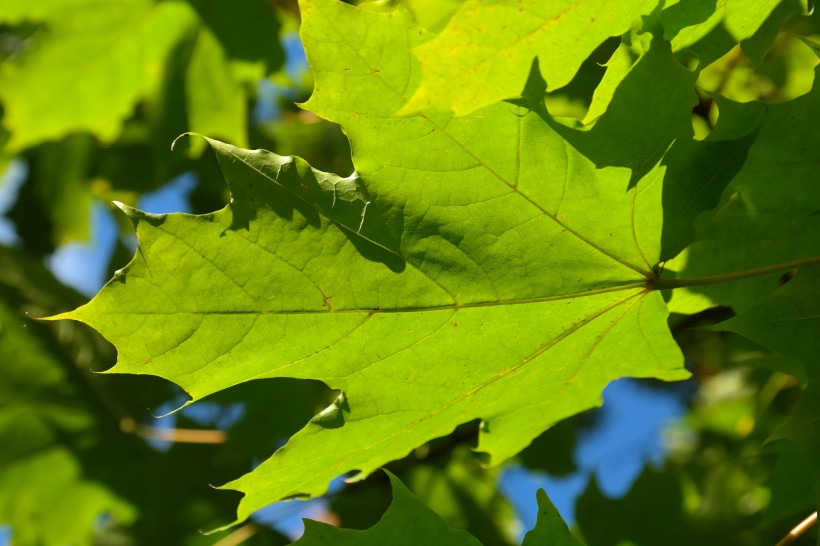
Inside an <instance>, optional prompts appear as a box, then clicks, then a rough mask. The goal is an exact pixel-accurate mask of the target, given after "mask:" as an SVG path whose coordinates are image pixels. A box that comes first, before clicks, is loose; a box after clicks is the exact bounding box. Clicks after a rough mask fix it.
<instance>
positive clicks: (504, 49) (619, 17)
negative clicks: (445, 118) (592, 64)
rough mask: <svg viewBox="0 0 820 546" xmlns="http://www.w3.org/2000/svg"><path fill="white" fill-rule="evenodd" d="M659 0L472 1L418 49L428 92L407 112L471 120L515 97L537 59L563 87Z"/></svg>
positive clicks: (553, 83)
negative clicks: (435, 111)
mask: <svg viewBox="0 0 820 546" xmlns="http://www.w3.org/2000/svg"><path fill="white" fill-rule="evenodd" d="M655 5H656V2H655V1H654V0H630V1H628V2H612V1H609V0H593V1H577V0H562V1H560V2H549V3H544V2H538V1H536V0H528V1H525V2H522V1H521V0H518V1H512V0H503V1H492V2H489V1H484V0H473V1H470V2H467V3H465V4H464V5H463V6H462V7H461V9H460V10H459V11H458V12H457V13H456V15H455V16H454V17H453V18H452V19H451V20H450V22H449V24H448V26H447V27H446V28H445V29H444V30H443V31H442V33H441V34H440V35H439V36H438V37H437V38H436V39H435V40H432V41H430V42H429V43H427V44H425V45H421V44H419V45H418V46H417V47H418V49H417V50H416V54H417V55H418V57H419V59H420V60H421V71H422V74H423V78H424V79H423V80H422V84H421V87H419V89H418V91H417V92H416V93H415V95H414V96H413V97H412V99H411V100H410V102H409V103H408V104H407V105H406V106H405V111H407V112H410V111H413V110H418V109H425V108H428V107H438V108H442V109H452V110H454V111H455V112H456V113H457V114H459V115H461V114H466V113H469V112H472V111H473V110H475V109H477V108H480V107H482V106H486V105H488V104H492V103H493V102H496V101H498V100H502V99H507V98H510V97H514V96H515V95H517V94H518V92H519V91H520V90H521V87H522V86H523V84H524V82H525V81H526V79H527V69H528V67H529V64H530V63H531V62H532V59H533V58H535V57H537V58H538V60H539V63H540V65H541V68H542V70H543V71H544V72H543V73H544V78H545V79H546V80H547V83H548V85H549V88H550V89H557V88H559V87H563V86H564V85H566V84H567V83H569V81H570V80H571V79H572V77H573V76H574V75H575V73H576V71H577V70H578V68H579V67H580V66H581V63H582V62H584V60H585V59H586V58H587V57H588V56H589V54H590V53H592V51H593V50H594V49H595V48H596V47H598V46H599V45H600V44H601V42H603V41H604V40H605V39H607V38H609V37H610V36H618V35H621V34H623V33H624V32H626V31H627V30H629V27H630V25H631V24H632V23H634V22H637V21H638V20H639V18H640V16H641V15H645V14H648V13H649V12H651V11H652V10H653V9H654V8H655Z"/></svg>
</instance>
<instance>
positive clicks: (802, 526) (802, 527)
mask: <svg viewBox="0 0 820 546" xmlns="http://www.w3.org/2000/svg"><path fill="white" fill-rule="evenodd" d="M815 523H817V512H815V513H814V514H812V515H810V516H809V517H807V518H806V519H804V520H803V521H801V522H800V523H798V524H797V525H795V526H794V528H793V529H792V530H791V531H789V534H787V535H786V536H785V537H783V540H781V541H780V542H778V543H777V546H786V545H787V544H791V543H792V542H794V541H795V540H797V539H798V537H800V535H802V534H803V533H805V532H806V531H808V530H809V529H811V527H812V526H813V525H814V524H815Z"/></svg>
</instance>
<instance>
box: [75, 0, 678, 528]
mask: <svg viewBox="0 0 820 546" xmlns="http://www.w3.org/2000/svg"><path fill="white" fill-rule="evenodd" d="M302 8H303V16H304V23H303V30H302V33H303V39H304V41H305V44H306V47H307V51H308V57H309V59H310V60H311V62H312V64H313V68H314V71H315V74H316V91H315V93H314V95H313V97H312V98H311V100H310V101H309V102H308V104H307V107H308V108H310V109H312V110H313V111H314V112H316V113H318V114H320V115H322V116H323V117H326V118H328V119H331V120H333V121H336V122H338V123H340V124H341V125H342V126H343V127H344V129H345V131H346V132H347V134H348V136H349V137H350V138H351V141H352V146H353V154H354V157H353V159H354V164H355V165H356V168H357V173H354V174H353V175H351V176H349V177H346V178H342V177H339V176H336V175H332V174H328V173H323V172H319V171H316V170H314V169H312V168H311V167H310V166H308V165H307V164H306V163H304V162H303V161H302V160H300V159H298V158H293V157H282V156H277V155H275V154H272V153H270V152H265V151H249V150H244V149H241V148H237V147H234V146H231V145H227V144H224V143H221V142H218V141H215V140H209V142H210V144H211V146H212V147H213V149H214V150H215V152H216V154H217V157H218V159H219V162H220V165H221V168H222V170H223V173H224V175H225V177H226V179H227V180H228V183H229V186H230V188H231V192H232V195H233V200H232V202H231V204H230V205H229V206H228V207H226V208H225V209H223V210H221V211H219V212H216V213H214V214H211V215H204V216H187V215H162V216H156V215H150V214H146V213H142V212H139V211H136V210H133V209H128V208H126V212H127V213H128V214H129V215H130V216H131V218H132V219H133V221H134V223H135V225H136V228H137V234H138V237H139V239H140V249H139V252H138V253H137V255H136V257H135V259H134V261H132V263H131V264H129V266H128V267H127V268H125V269H124V270H123V271H121V272H120V273H119V274H118V275H117V276H116V277H115V278H114V279H113V280H112V281H111V282H110V283H109V284H108V285H107V286H106V287H105V288H104V289H103V291H102V292H101V293H100V294H99V295H98V296H97V297H96V298H95V299H94V300H93V301H92V302H91V303H89V304H88V305H86V306H84V307H81V308H80V309H78V310H76V311H74V312H72V313H69V314H66V315H63V316H62V317H63V318H74V319H77V320H82V321H83V322H87V323H89V324H91V325H92V326H94V327H95V328H96V329H98V330H99V331H100V332H102V333H103V334H104V335H105V336H106V337H107V338H108V339H110V340H112V341H113V342H114V343H115V344H116V346H117V349H118V352H119V360H118V364H117V365H116V366H115V367H114V368H113V369H112V371H114V372H123V373H137V374H154V375H159V376H162V377H165V378H168V379H170V380H172V381H174V382H176V383H177V384H179V385H180V386H182V387H183V388H184V389H185V390H186V391H187V392H188V393H189V394H190V395H191V396H192V397H193V398H194V399H199V398H201V397H203V396H206V395H208V394H211V393H213V392H216V391H219V390H221V389H225V388H227V387H230V386H231V385H235V384H237V383H241V382H244V381H248V380H251V379H257V378H263V377H297V378H313V379H319V380H321V381H323V382H325V383H326V384H327V385H329V386H330V387H332V388H335V389H338V390H340V391H341V394H340V396H339V398H338V400H337V402H336V403H335V404H334V405H332V406H331V407H329V408H328V409H327V410H325V411H324V412H322V413H321V414H319V415H318V416H316V418H314V420H313V422H311V423H310V424H309V425H308V426H307V427H305V428H304V429H303V430H302V431H300V432H299V433H298V434H296V435H295V436H293V437H292V438H291V440H290V441H289V442H288V444H287V445H286V446H285V447H283V448H282V449H280V450H279V451H278V452H277V453H276V454H275V455H274V456H273V457H272V458H271V459H269V460H267V461H265V462H263V463H262V464H261V465H260V466H258V467H257V468H256V469H255V470H254V471H253V472H252V473H251V474H249V475H248V476H246V477H243V478H240V479H239V480H236V481H234V482H231V483H229V484H227V487H230V488H234V489H238V490H240V491H242V492H244V493H245V497H244V499H243V501H242V504H241V506H240V510H239V518H240V519H241V518H244V517H247V515H249V514H250V513H251V512H252V511H254V510H255V509H257V508H259V507H261V506H264V505H265V504H267V503H269V502H272V501H274V500H277V499H282V498H288V497H292V496H298V495H310V496H312V495H318V494H321V493H323V492H324V491H325V490H326V487H327V483H328V482H329V481H330V480H331V479H333V478H334V477H336V476H339V475H342V474H345V473H348V472H353V471H355V472H358V473H359V475H360V476H366V475H368V474H370V473H371V472H373V471H374V470H375V469H377V468H378V467H380V466H381V465H383V464H385V463H386V462H388V461H390V460H393V459H397V458H400V457H402V456H404V455H405V454H406V453H408V452H409V451H410V450H412V449H413V448H415V447H417V446H418V445H421V444H422V443H424V442H426V441H428V440H430V439H432V438H435V437H438V436H442V435H446V434H448V433H449V432H450V431H452V430H453V428H454V427H455V426H456V425H458V424H460V423H464V422H468V421H471V420H474V419H482V420H483V425H482V428H481V433H480V439H479V445H478V449H479V450H481V451H485V452H488V453H489V454H490V455H491V457H492V460H493V462H495V463H498V462H501V461H504V460H505V459H507V458H509V457H511V456H513V455H514V454H515V453H517V452H518V451H520V450H521V449H522V448H524V447H525V446H526V445H527V444H528V443H529V442H530V441H531V440H532V439H533V438H534V437H536V436H537V435H538V434H539V433H541V432H542V431H543V430H545V429H546V428H548V427H549V426H550V425H552V424H554V423H555V422H557V421H559V420H560V419H562V418H564V417H567V416H569V415H572V414H574V413H577V412H579V411H582V410H583V409H586V408H589V407H592V406H595V405H597V404H599V403H600V391H601V389H602V388H603V387H604V386H605V385H606V384H607V383H608V382H609V381H610V380H612V379H614V378H617V377H623V376H640V377H658V378H661V379H666V380H673V379H680V378H684V377H686V376H687V373H686V372H685V371H684V370H683V368H682V362H681V359H680V355H679V351H678V349H677V347H676V345H675V344H674V342H673V341H672V339H671V336H670V334H669V332H668V329H667V328H666V325H665V320H666V314H667V311H666V308H665V305H664V302H663V299H662V298H661V295H660V293H658V292H652V291H648V290H647V289H646V283H647V279H649V278H651V277H652V276H653V273H652V267H653V265H654V264H655V263H657V261H658V260H659V255H660V251H661V237H660V226H661V223H662V210H661V207H662V203H661V201H662V187H663V173H664V169H663V168H662V167H658V168H657V169H653V170H652V171H651V172H650V174H648V175H647V176H646V177H644V178H642V179H640V180H638V181H635V183H631V180H632V177H633V171H632V169H629V168H623V167H604V168H596V166H595V164H594V163H593V162H592V161H591V160H589V159H588V158H587V157H585V156H584V155H583V154H582V153H581V152H580V151H578V150H577V149H576V148H574V147H573V146H572V145H571V144H570V143H569V142H568V141H567V140H566V139H564V138H563V137H562V136H561V133H560V132H559V131H558V130H557V129H556V127H555V126H554V122H553V120H551V118H549V116H548V115H547V113H546V112H545V111H544V109H543V106H542V105H541V104H540V103H539V101H538V96H539V95H538V90H539V88H540V89H541V90H542V92H543V82H541V83H540V87H539V79H538V75H537V73H534V74H533V75H532V76H531V78H530V80H531V81H530V84H529V85H528V87H527V92H526V94H525V96H524V97H523V98H522V99H521V100H519V101H516V102H515V103H506V102H505V103H498V104H495V105H492V106H489V107H487V108H484V109H481V110H479V111H476V112H474V113H473V114H470V115H469V116H465V117H461V118H453V117H452V115H451V114H448V113H443V112H441V111H435V110H432V111H425V112H423V113H421V114H419V115H415V116H412V117H406V118H395V117H393V116H392V113H393V112H395V111H396V110H397V109H398V108H399V107H400V106H401V105H402V104H403V102H404V101H405V100H407V99H408V98H409V93H410V89H411V88H412V87H413V83H414V82H416V81H417V80H416V78H417V77H418V71H417V69H416V68H415V67H416V66H417V65H416V64H415V61H414V60H413V57H412V55H411V51H410V50H411V48H412V47H413V46H414V45H416V44H417V43H420V42H421V41H423V40H425V39H427V37H428V34H427V33H425V32H424V31H421V30H419V29H418V28H417V27H415V25H414V24H413V22H412V20H411V19H410V17H409V15H407V13H406V12H404V11H401V10H399V11H396V12H392V13H388V14H380V13H372V12H367V11H362V10H358V9H356V8H353V7H350V6H347V5H344V4H341V3H335V2H306V3H304V4H303V6H302ZM372 28H379V29H380V32H379V33H373V32H371V31H370V30H368V29H372ZM329 29H330V30H332V29H337V31H338V33H334V32H329ZM340 29H343V32H342V31H341V30H340ZM385 51H390V55H389V56H386V55H385V54H384V52H385ZM668 62H670V63H674V62H675V61H674V60H673V59H671V58H669V59H668ZM684 84H687V85H691V81H689V82H687V81H686V80H684ZM591 142H594V141H591Z"/></svg>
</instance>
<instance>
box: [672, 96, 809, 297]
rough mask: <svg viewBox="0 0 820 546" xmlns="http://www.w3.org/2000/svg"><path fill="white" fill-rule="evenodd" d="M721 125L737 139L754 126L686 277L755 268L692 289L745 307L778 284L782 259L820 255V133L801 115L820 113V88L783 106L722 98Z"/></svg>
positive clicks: (707, 218) (702, 224)
mask: <svg viewBox="0 0 820 546" xmlns="http://www.w3.org/2000/svg"><path fill="white" fill-rule="evenodd" d="M718 104H719V107H720V119H719V124H718V127H717V128H716V131H718V130H720V131H721V132H723V133H724V134H725V135H726V136H731V137H734V138H736V137H737V136H738V135H742V134H744V133H745V134H750V133H751V132H757V136H756V137H755V140H754V143H753V145H752V146H751V148H750V149H749V151H748V155H747V157H746V160H745V162H744V164H743V167H742V168H741V169H740V171H739V172H738V173H737V176H735V178H734V179H733V180H732V182H731V184H729V185H728V186H727V187H726V189H725V190H724V192H723V195H722V197H721V199H720V202H719V203H718V205H717V207H716V208H715V210H714V211H713V212H710V213H708V214H704V215H703V216H701V217H700V218H698V222H697V223H696V226H695V227H696V238H697V239H698V241H697V242H696V243H695V244H693V245H692V246H691V247H690V248H689V263H688V265H687V266H686V267H685V269H684V273H685V274H686V275H687V276H693V277H702V276H713V275H729V276H728V277H726V278H725V279H724V280H729V279H731V278H737V277H740V278H743V275H736V273H737V272H741V271H748V272H750V273H753V274H754V275H752V276H751V277H750V278H748V279H746V280H740V281H738V282H732V283H725V284H715V285H710V286H702V287H693V288H692V290H694V291H697V292H698V293H702V294H704V295H706V296H707V297H708V298H710V301H713V302H715V303H719V304H722V305H731V306H733V307H734V308H735V309H736V310H738V311H739V310H742V309H745V308H748V307H751V306H754V305H757V304H759V303H761V301H762V299H763V298H765V297H766V295H767V294H769V293H771V292H772V291H773V290H775V289H776V288H777V287H778V286H779V279H780V277H781V276H782V275H783V271H782V267H781V268H780V269H781V270H778V271H774V272H771V273H770V274H769V275H763V276H759V275H757V274H759V273H765V272H766V268H767V267H769V266H771V265H773V264H778V263H787V262H793V264H794V266H795V267H796V266H797V265H799V264H800V263H802V262H813V261H818V260H820V252H818V247H817V241H818V240H819V239H820V214H818V211H820V193H818V192H817V189H816V182H815V180H814V173H815V171H816V165H817V163H818V161H820V137H818V133H817V131H815V130H813V128H811V127H809V126H803V125H799V124H796V123H795V122H796V120H799V119H814V118H816V117H817V116H818V115H820V86H818V84H817V83H815V86H814V89H813V90H812V91H811V92H810V93H808V94H806V95H804V96H802V97H799V98H797V99H795V100H792V101H789V102H786V103H782V104H764V103H759V102H754V103H746V104H739V103H734V102H731V101H728V100H725V99H724V100H721V101H719V103H718Z"/></svg>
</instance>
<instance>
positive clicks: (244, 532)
mask: <svg viewBox="0 0 820 546" xmlns="http://www.w3.org/2000/svg"><path fill="white" fill-rule="evenodd" d="M259 531H260V527H259V526H258V525H256V524H255V523H248V524H246V525H243V526H242V527H240V528H239V529H236V530H235V531H234V532H232V533H231V534H230V535H228V536H226V537H225V538H223V539H221V540H219V541H218V542H215V543H214V546H236V545H237V544H242V543H243V542H245V541H246V540H248V539H249V538H251V537H252V536H253V535H255V534H256V533H258V532H259Z"/></svg>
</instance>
